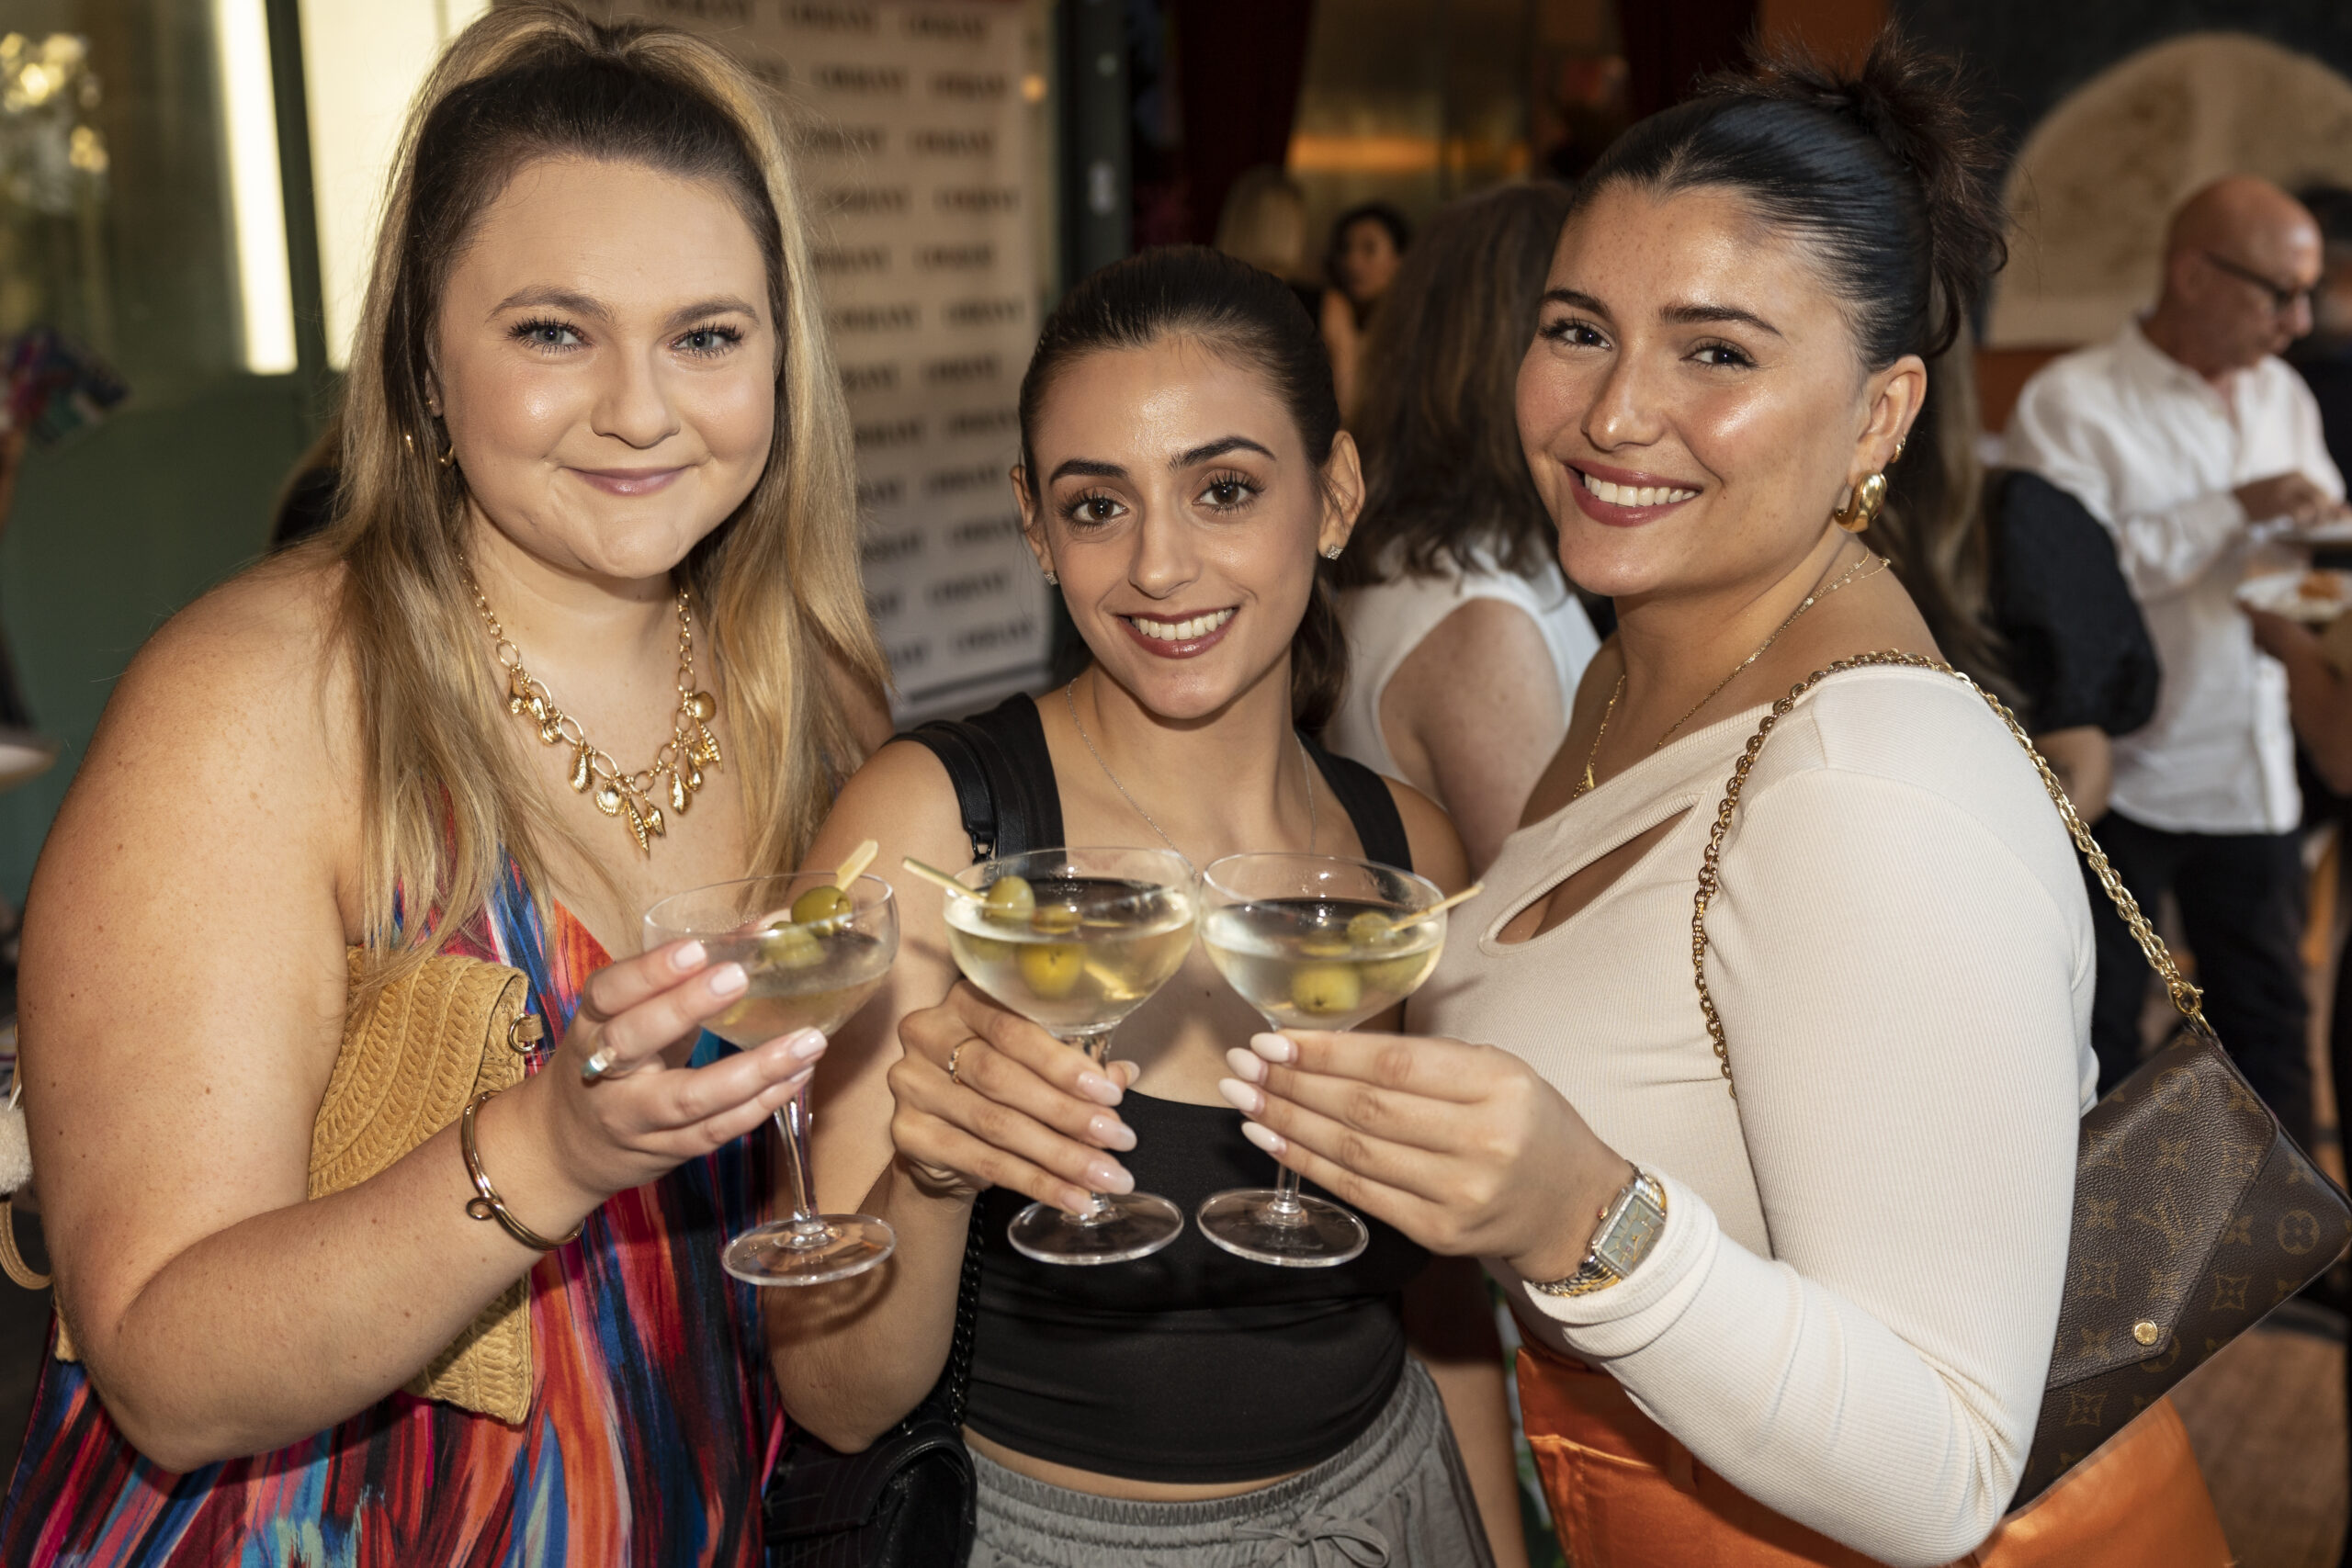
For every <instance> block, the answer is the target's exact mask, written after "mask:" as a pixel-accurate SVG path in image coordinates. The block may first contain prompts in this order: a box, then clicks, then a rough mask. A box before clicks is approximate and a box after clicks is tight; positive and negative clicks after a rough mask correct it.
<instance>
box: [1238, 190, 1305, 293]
mask: <svg viewBox="0 0 2352 1568" xmlns="http://www.w3.org/2000/svg"><path fill="white" fill-rule="evenodd" d="M1216 248H1217V249H1218V250H1220V251H1223V252H1224V253H1225V254H1227V255H1229V256H1234V257H1238V259H1240V260H1242V261H1246V262H1248V263H1249V264H1250V265H1251V266H1254V267H1262V268H1263V269H1265V270H1266V271H1268V272H1271V273H1272V274H1273V275H1274V276H1276V277H1279V278H1283V279H1284V280H1288V279H1291V278H1295V277H1296V276H1299V274H1300V273H1301V272H1303V271H1304V270H1306V195H1305V194H1304V193H1303V192H1301V191H1300V190H1299V188H1298V182H1297V181H1296V180H1294V179H1292V178H1291V177H1290V176H1289V175H1286V174H1284V173H1283V172H1282V171H1281V170H1280V169H1277V168H1275V167H1274V166H1273V165H1272V164H1257V165H1256V166H1254V167H1252V168H1248V169H1244V170H1242V171H1241V173H1240V175H1238V177H1237V178H1236V179H1235V180H1234V182H1233V188H1232V189H1231V190H1228V191H1227V192H1226V195H1225V209H1224V210H1223V211H1222V212H1220V213H1218V214H1217V220H1216Z"/></svg>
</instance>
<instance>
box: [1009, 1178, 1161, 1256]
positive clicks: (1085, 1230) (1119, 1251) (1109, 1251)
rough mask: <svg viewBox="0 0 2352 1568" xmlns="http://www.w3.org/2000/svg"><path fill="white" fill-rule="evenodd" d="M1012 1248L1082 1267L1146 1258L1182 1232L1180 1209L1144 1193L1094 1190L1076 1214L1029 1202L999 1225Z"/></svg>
mask: <svg viewBox="0 0 2352 1568" xmlns="http://www.w3.org/2000/svg"><path fill="white" fill-rule="evenodd" d="M1004 1234H1005V1237H1006V1239H1008V1240H1009V1241H1011V1242H1012V1249H1013V1250H1014V1251H1015V1252H1018V1253H1019V1254H1021V1255H1022V1256H1023V1258H1035V1259H1036V1260H1037V1261H1038V1262H1040V1263H1067V1264H1071V1265H1075V1266H1077V1267H1080V1268H1083V1267H1086V1266H1088V1265H1090V1264H1095V1263H1125V1262H1127V1261H1129V1260H1130V1259H1132V1258H1148V1257H1150V1256H1151V1255H1152V1254H1153V1253H1155V1252H1158V1251H1159V1249H1160V1248H1161V1247H1166V1246H1167V1245H1168V1244H1169V1243H1170V1242H1171V1241H1174V1240H1175V1239H1176V1238H1177V1237H1178V1236H1180V1235H1183V1234H1184V1212H1183V1211H1182V1209H1179V1208H1178V1207H1177V1206H1176V1205H1175V1204H1173V1203H1171V1202H1170V1201H1168V1200H1167V1199H1165V1198H1159V1197H1155V1196H1154V1195H1152V1194H1151V1193H1149V1192H1130V1193H1128V1194H1127V1195H1126V1196H1125V1197H1114V1196H1113V1195H1111V1194H1109V1193H1097V1194H1096V1195H1095V1198H1094V1207H1093V1209H1092V1210H1091V1212H1090V1213H1087V1214H1086V1216H1085V1217H1083V1218H1080V1217H1077V1216H1074V1215H1070V1214H1065V1213H1062V1212H1061V1211H1060V1210H1059V1209H1057V1208H1055V1207H1054V1206H1053V1205H1052V1204H1050V1203H1032V1204H1030V1205H1029V1206H1028V1207H1027V1208H1025V1209H1023V1210H1022V1211H1021V1212H1020V1213H1017V1214H1015V1215H1013V1216H1012V1224H1009V1225H1007V1226H1005V1227H1004Z"/></svg>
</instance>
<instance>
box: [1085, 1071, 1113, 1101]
mask: <svg viewBox="0 0 2352 1568" xmlns="http://www.w3.org/2000/svg"><path fill="white" fill-rule="evenodd" d="M1078 1092H1079V1093H1080V1094H1082V1095H1084V1096H1086V1098H1087V1099H1089V1100H1092V1101H1094V1103H1095V1104H1097V1105H1116V1104H1118V1103H1119V1101H1120V1100H1121V1099H1122V1098H1123V1096H1124V1093H1125V1091H1124V1090H1122V1089H1120V1088H1119V1086H1118V1085H1117V1084H1114V1083H1113V1082H1112V1081H1111V1080H1110V1079H1109V1078H1106V1077H1103V1075H1102V1074H1101V1073H1080V1074H1079V1075H1078Z"/></svg>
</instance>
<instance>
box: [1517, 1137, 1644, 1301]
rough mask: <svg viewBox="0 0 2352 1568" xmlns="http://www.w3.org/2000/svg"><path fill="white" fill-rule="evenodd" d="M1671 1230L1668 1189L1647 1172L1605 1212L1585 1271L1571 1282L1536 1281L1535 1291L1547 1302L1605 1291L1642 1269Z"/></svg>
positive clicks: (1532, 1284) (1639, 1172)
mask: <svg viewBox="0 0 2352 1568" xmlns="http://www.w3.org/2000/svg"><path fill="white" fill-rule="evenodd" d="M1665 1230H1666V1188H1665V1187H1664V1186H1663V1185H1661V1184H1660V1183H1659V1181H1658V1179H1657V1177H1655V1176H1652V1175H1651V1174H1650V1173H1649V1172H1648V1171H1646V1170H1644V1169H1643V1168H1641V1167H1639V1166H1635V1167H1634V1179H1633V1180H1631V1181H1628V1182H1627V1183H1625V1185H1624V1187H1623V1189H1622V1190H1620V1191H1619V1192H1618V1194H1617V1196H1616V1197H1615V1198H1613V1199H1611V1201H1610V1203H1609V1206H1608V1207H1607V1208H1605V1209H1603V1210H1601V1211H1600V1229H1598V1230H1596V1231H1594V1232H1593V1233H1592V1247H1591V1248H1590V1250H1589V1251H1588V1252H1586V1253H1585V1255H1584V1263H1583V1266H1582V1267H1580V1268H1578V1269H1577V1271H1576V1272H1575V1273H1573V1274H1571V1275H1569V1276H1568V1277H1567V1278H1566V1279H1565V1280H1529V1281H1528V1282H1527V1284H1528V1288H1529V1289H1530V1290H1535V1291H1541V1292H1544V1294H1545V1295H1547V1296H1589V1295H1590V1294H1592V1292H1595V1291H1605V1290H1607V1289H1608V1288H1609V1287H1610V1286H1611V1285H1613V1284H1615V1283H1617V1282H1618V1281H1619V1280H1623V1278H1624V1277H1625V1276H1626V1275H1628V1274H1631V1273H1632V1272H1633V1271H1634V1269H1636V1268H1638V1267H1640V1265H1641V1261H1642V1259H1643V1258H1647V1257H1648V1256H1649V1255H1650V1248H1652V1247H1656V1246H1657V1238H1658V1236H1659V1235H1661V1234H1663V1233H1664V1232H1665Z"/></svg>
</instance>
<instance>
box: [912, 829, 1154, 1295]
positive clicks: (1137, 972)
mask: <svg viewBox="0 0 2352 1568" xmlns="http://www.w3.org/2000/svg"><path fill="white" fill-rule="evenodd" d="M955 881H956V885H957V886H959V887H960V888H961V889H962V892H961V893H960V894H951V895H950V896H949V897H948V899H947V946H948V949H949V951H950V952H952V953H955V955H956V965H957V967H959V968H961V969H962V970H963V971H964V975H965V977H966V978H967V979H969V980H970V981H971V982H972V984H973V985H975V986H978V987H979V988H980V989H981V990H983V991H986V992H987V993H988V994H989V996H991V997H993V998H996V999H997V1000H998V1001H1000V1002H1001V1003H1003V1004H1004V1005H1005V1006H1006V1007H1008V1008H1011V1009H1012V1010H1013V1011H1014V1012H1017V1013H1019V1014H1020V1015H1021V1016H1022V1017H1023V1018H1025V1019H1028V1020H1029V1021H1031V1022H1033V1023H1035V1024H1037V1025H1038V1026H1040V1027H1041V1028H1043V1029H1045V1030H1046V1032H1048V1033H1050V1034H1052V1035H1053V1036H1054V1038H1055V1039H1057V1040H1060V1041H1063V1042H1064V1043H1068V1044H1071V1045H1075V1046H1077V1047H1078V1048H1079V1049H1080V1050H1082V1051H1084V1052H1085V1053H1086V1054H1087V1055H1089V1056H1091V1057H1092V1058H1093V1059H1094V1063H1095V1065H1096V1066H1102V1065H1103V1060H1104V1058H1105V1057H1106V1056H1107V1055H1109V1052H1110V1046H1111V1034H1112V1032H1113V1031H1114V1030H1116V1029H1117V1028H1118V1027H1119V1025H1120V1023H1121V1022H1122V1021H1125V1018H1126V1017H1127V1015H1128V1014H1129V1013H1132V1012H1133V1011H1135V1010H1136V1009H1137V1008H1139V1007H1141V1006H1143V1004H1144V1003H1145V1002H1147V1001H1148V1000H1150V999H1151V996H1152V993H1153V992H1155V991H1157V990H1159V987H1162V986H1164V985H1166V984H1167V983H1168V981H1169V979H1170V977H1171V976H1174V975H1175V973H1176V971H1177V970H1179V969H1181V968H1182V967H1183V964H1184V957H1185V954H1187V953H1190V952H1192V950H1193V919H1194V916H1195V913H1196V911H1197V908H1198V900H1197V897H1196V887H1197V885H1198V877H1197V875H1196V874H1194V872H1193V866H1192V863H1191V862H1190V861H1187V860H1186V859H1185V858H1184V857H1183V856H1182V855H1180V854H1178V853H1176V852H1174V851H1172V850H1120V849H1075V850H1072V849H1060V850H1038V851H1035V852H1031V853H1029V854H1024V855H1012V856H1008V857H1006V858H1004V859H1001V860H991V861H983V862H981V863H979V864H978V865H975V866H971V867H969V868H967V870H965V871H964V872H963V873H962V874H960V875H958V876H957V877H956V879H955ZM1183 1229H1184V1214H1183V1211H1182V1210H1181V1209H1179V1208H1177V1207H1176V1205H1175V1204H1173V1203H1171V1202H1170V1201H1168V1200H1167V1199H1165V1198H1160V1197H1156V1196H1154V1195H1153V1194H1151V1193H1148V1192H1130V1193H1126V1194H1125V1195H1117V1194H1112V1193H1104V1192H1097V1193H1095V1194H1093V1195H1092V1196H1091V1198H1090V1199H1089V1200H1088V1201H1087V1206H1086V1207H1085V1208H1084V1209H1082V1210H1080V1212H1079V1213H1074V1214H1069V1213H1063V1212H1062V1211H1060V1210H1059V1209H1057V1208H1055V1207H1053V1206H1052V1205H1051V1204H1047V1203H1032V1204H1030V1205H1029V1207H1027V1208H1026V1209H1023V1211H1022V1212H1021V1213H1019V1214H1017V1215H1015V1216H1014V1217H1013V1221H1012V1224H1011V1225H1010V1226H1009V1227H1008V1228H1007V1232H1006V1234H1007V1235H1008V1237H1009V1239H1010V1240H1011V1241H1012V1245H1013V1247H1015V1248H1016V1249H1018V1250H1019V1251H1020V1252H1022V1253H1023V1255H1025V1256H1027V1257H1030V1258H1035V1259H1037V1260H1038V1261H1039V1262H1041V1263H1071V1264H1089V1263H1121V1262H1125V1261H1126V1260H1127V1259H1129V1258H1142V1257H1145V1256H1147V1255H1148V1254H1150V1253H1154V1252H1157V1251H1159V1249H1160V1248H1161V1247H1166V1246H1167V1245H1168V1244H1169V1243H1170V1242H1171V1241H1173V1240H1175V1239H1176V1237H1177V1236H1178V1235H1180V1234H1181V1233H1182V1231H1183Z"/></svg>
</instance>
